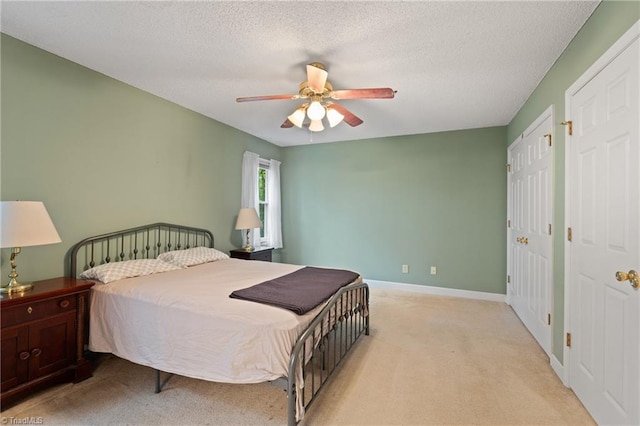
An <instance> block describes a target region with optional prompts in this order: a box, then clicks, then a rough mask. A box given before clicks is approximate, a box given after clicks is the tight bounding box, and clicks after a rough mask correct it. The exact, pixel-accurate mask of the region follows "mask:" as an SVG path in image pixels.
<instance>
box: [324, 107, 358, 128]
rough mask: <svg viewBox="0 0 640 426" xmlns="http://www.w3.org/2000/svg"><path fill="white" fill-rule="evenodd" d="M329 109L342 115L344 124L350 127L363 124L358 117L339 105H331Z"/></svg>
mask: <svg viewBox="0 0 640 426" xmlns="http://www.w3.org/2000/svg"><path fill="white" fill-rule="evenodd" d="M331 108H333V109H335V110H336V111H338V112H339V113H340V114H342V115H344V122H345V123H347V124H348V125H349V126H351V127H356V126H359V125H361V124H362V123H364V121H362V119H361V118H360V117H358V116H357V115H355V114H354V113H352V112H351V111H349V110H348V109H346V108H345V107H343V106H342V105H340V104H336V103H331Z"/></svg>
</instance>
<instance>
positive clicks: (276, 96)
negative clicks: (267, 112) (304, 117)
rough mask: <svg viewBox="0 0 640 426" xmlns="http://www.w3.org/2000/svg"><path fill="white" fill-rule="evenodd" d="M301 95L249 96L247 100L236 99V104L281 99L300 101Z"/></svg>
mask: <svg viewBox="0 0 640 426" xmlns="http://www.w3.org/2000/svg"><path fill="white" fill-rule="evenodd" d="M299 98H300V95H267V96H248V97H245V98H236V102H253V101H276V100H281V99H289V100H291V99H299Z"/></svg>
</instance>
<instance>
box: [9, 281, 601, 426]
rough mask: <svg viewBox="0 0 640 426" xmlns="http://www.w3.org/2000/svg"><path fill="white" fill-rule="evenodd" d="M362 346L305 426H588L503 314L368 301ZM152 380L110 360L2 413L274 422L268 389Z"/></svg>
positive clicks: (276, 407) (441, 303)
mask: <svg viewBox="0 0 640 426" xmlns="http://www.w3.org/2000/svg"><path fill="white" fill-rule="evenodd" d="M370 312H371V324H372V330H371V335H370V336H364V337H363V338H362V339H361V340H360V341H359V342H358V343H357V344H356V346H355V347H354V348H353V350H352V352H351V354H350V355H349V356H348V357H347V359H346V360H345V361H344V362H343V363H342V364H341V366H340V368H339V370H340V371H338V372H337V375H336V376H334V377H333V379H332V380H331V381H330V382H329V383H328V385H327V386H326V387H325V388H324V389H323V393H322V395H321V396H320V398H318V400H317V401H315V402H314V404H313V405H312V407H311V408H310V410H309V412H308V413H307V416H306V417H305V419H304V421H303V424H306V425H471V424H477V425H590V424H594V422H593V420H592V418H591V417H590V416H589V414H588V413H587V411H586V410H585V409H584V407H583V406H582V404H581V403H580V401H579V400H578V399H577V398H576V397H575V395H574V394H573V392H572V391H571V390H569V389H567V388H565V387H564V386H563V385H562V383H561V382H560V380H559V379H558V377H557V376H556V374H555V373H554V372H553V370H552V369H551V367H550V365H549V359H548V358H547V356H546V354H545V353H544V351H542V349H541V348H540V347H539V346H538V345H537V343H536V342H535V340H534V339H533V337H532V336H531V335H530V334H529V333H528V332H527V331H526V329H525V328H524V326H523V325H522V323H521V322H520V321H519V320H518V318H517V317H516V315H515V314H514V312H513V311H512V310H511V308H510V307H509V306H507V305H505V304H503V303H497V302H486V301H477V300H470V299H458V298H450V297H441V296H428V295H420V294H412V293H405V292H397V291H390V290H380V289H374V290H372V295H371V311H370ZM153 391H154V373H153V370H151V369H150V368H147V367H142V366H138V365H135V364H132V363H130V362H127V361H124V360H121V359H118V358H116V357H111V356H106V357H104V358H102V360H101V362H100V364H99V366H98V368H97V369H96V370H95V372H94V376H93V377H92V378H91V379H88V380H86V381H84V382H81V383H78V384H75V385H72V384H65V385H60V386H57V387H55V388H52V389H50V390H47V391H44V392H41V393H39V394H37V395H34V396H33V397H31V398H29V399H27V400H25V401H24V402H22V403H20V404H19V405H16V406H14V407H12V408H10V409H8V410H5V411H3V412H2V417H3V420H4V421H3V423H5V422H6V420H5V419H7V418H10V417H13V418H15V419H21V418H25V417H42V419H43V422H44V424H45V425H53V424H64V425H88V424H96V425H97V424H140V425H142V424H154V425H155V424H167V425H168V424H171V425H174V424H180V425H241V424H242V425H249V424H256V425H267V424H285V423H286V414H285V409H286V394H285V392H284V391H283V390H282V388H281V387H278V386H276V385H275V384H268V383H264V384H256V385H229V384H221V383H211V382H205V381H202V380H195V379H189V378H186V377H180V376H173V377H172V378H171V379H170V380H169V382H168V383H167V384H166V385H165V388H164V390H163V391H162V392H161V393H160V394H155V393H154V392H153Z"/></svg>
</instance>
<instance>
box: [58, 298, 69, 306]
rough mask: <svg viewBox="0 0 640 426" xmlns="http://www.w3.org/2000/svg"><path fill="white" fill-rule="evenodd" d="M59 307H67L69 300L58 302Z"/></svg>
mask: <svg viewBox="0 0 640 426" xmlns="http://www.w3.org/2000/svg"><path fill="white" fill-rule="evenodd" d="M60 307H61V308H68V307H69V301H68V300H63V301H61V302H60Z"/></svg>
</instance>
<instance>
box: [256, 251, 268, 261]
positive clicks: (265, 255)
mask: <svg viewBox="0 0 640 426" xmlns="http://www.w3.org/2000/svg"><path fill="white" fill-rule="evenodd" d="M251 260H264V261H265V262H271V250H262V251H259V252H256V253H254V254H253V256H251Z"/></svg>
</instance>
